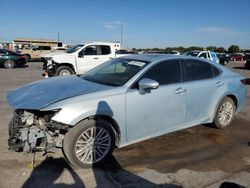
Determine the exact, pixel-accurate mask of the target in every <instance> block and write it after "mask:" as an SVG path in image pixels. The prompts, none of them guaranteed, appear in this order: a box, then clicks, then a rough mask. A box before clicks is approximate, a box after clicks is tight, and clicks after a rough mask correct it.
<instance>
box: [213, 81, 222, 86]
mask: <svg viewBox="0 0 250 188" xmlns="http://www.w3.org/2000/svg"><path fill="white" fill-rule="evenodd" d="M223 85H224V84H223V83H222V82H221V81H219V82H217V83H216V84H215V86H216V87H220V86H223Z"/></svg>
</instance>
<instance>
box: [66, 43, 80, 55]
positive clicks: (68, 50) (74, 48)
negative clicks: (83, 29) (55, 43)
mask: <svg viewBox="0 0 250 188" xmlns="http://www.w3.org/2000/svg"><path fill="white" fill-rule="evenodd" d="M83 46H84V45H81V44H78V45H75V46H73V47H72V48H69V49H67V50H66V53H68V54H71V53H74V52H76V51H77V50H79V49H80V48H82V47H83Z"/></svg>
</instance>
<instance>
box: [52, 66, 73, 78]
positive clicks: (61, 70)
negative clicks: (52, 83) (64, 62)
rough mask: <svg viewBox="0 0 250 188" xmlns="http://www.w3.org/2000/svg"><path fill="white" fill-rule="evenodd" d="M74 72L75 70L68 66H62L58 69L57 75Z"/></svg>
mask: <svg viewBox="0 0 250 188" xmlns="http://www.w3.org/2000/svg"><path fill="white" fill-rule="evenodd" d="M71 74H74V71H73V70H72V69H71V68H70V67H68V66H61V67H58V68H57V69H56V76H68V75H71Z"/></svg>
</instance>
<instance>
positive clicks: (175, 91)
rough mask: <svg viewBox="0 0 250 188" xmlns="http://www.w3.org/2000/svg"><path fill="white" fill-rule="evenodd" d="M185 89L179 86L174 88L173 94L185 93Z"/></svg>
mask: <svg viewBox="0 0 250 188" xmlns="http://www.w3.org/2000/svg"><path fill="white" fill-rule="evenodd" d="M186 91H187V89H184V88H182V87H179V88H177V89H176V90H174V94H181V93H185V92H186Z"/></svg>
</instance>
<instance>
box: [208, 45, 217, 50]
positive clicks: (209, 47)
mask: <svg viewBox="0 0 250 188" xmlns="http://www.w3.org/2000/svg"><path fill="white" fill-rule="evenodd" d="M216 49H217V47H216V46H208V47H207V50H210V51H216Z"/></svg>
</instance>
